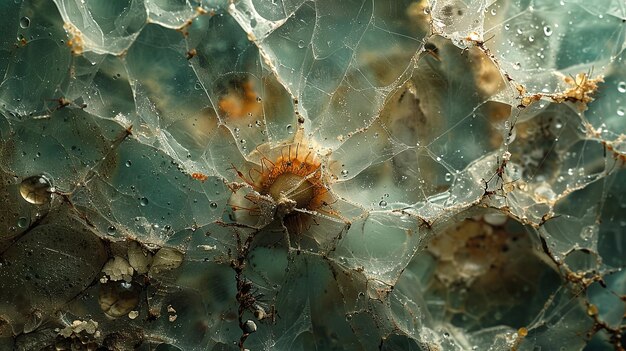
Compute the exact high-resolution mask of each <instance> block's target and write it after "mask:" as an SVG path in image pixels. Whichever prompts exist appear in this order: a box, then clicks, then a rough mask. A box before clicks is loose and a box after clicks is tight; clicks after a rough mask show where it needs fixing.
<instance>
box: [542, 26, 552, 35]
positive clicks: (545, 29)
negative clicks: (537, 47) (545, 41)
mask: <svg viewBox="0 0 626 351" xmlns="http://www.w3.org/2000/svg"><path fill="white" fill-rule="evenodd" d="M543 34H545V35H546V37H549V36H551V35H552V28H550V26H545V27H543Z"/></svg>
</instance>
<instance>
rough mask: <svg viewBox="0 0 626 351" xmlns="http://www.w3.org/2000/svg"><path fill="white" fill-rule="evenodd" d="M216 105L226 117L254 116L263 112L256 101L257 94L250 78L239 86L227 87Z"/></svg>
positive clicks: (260, 105)
mask: <svg viewBox="0 0 626 351" xmlns="http://www.w3.org/2000/svg"><path fill="white" fill-rule="evenodd" d="M218 106H219V108H220V110H221V111H222V112H223V113H224V114H225V115H226V117H228V118H249V117H255V118H256V117H257V116H260V115H261V113H262V112H263V110H262V107H263V106H262V104H259V102H258V94H257V92H256V87H255V84H254V81H252V80H246V81H244V82H243V83H241V84H240V85H239V86H235V87H231V88H229V89H228V91H227V92H226V94H224V95H223V96H222V97H221V98H220V100H219V102H218Z"/></svg>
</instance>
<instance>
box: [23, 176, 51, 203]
mask: <svg viewBox="0 0 626 351" xmlns="http://www.w3.org/2000/svg"><path fill="white" fill-rule="evenodd" d="M51 187H52V185H51V184H50V181H49V180H48V179H47V178H46V177H45V176H43V175H38V176H32V177H28V178H26V179H24V180H23V181H22V183H21V184H20V195H22V197H23V198H24V200H26V201H28V202H30V203H31V204H35V205H43V204H45V203H47V202H48V201H50V198H51V196H52V194H51Z"/></svg>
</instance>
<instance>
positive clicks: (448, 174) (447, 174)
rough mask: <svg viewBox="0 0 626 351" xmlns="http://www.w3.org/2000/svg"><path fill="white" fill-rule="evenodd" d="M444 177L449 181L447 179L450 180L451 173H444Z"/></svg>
mask: <svg viewBox="0 0 626 351" xmlns="http://www.w3.org/2000/svg"><path fill="white" fill-rule="evenodd" d="M444 178H445V180H446V182H449V181H451V180H452V174H450V173H446V175H445V177H444Z"/></svg>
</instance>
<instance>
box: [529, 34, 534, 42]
mask: <svg viewBox="0 0 626 351" xmlns="http://www.w3.org/2000/svg"><path fill="white" fill-rule="evenodd" d="M528 41H529V42H531V43H532V42H533V41H535V37H534V36H532V35H530V36H528Z"/></svg>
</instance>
